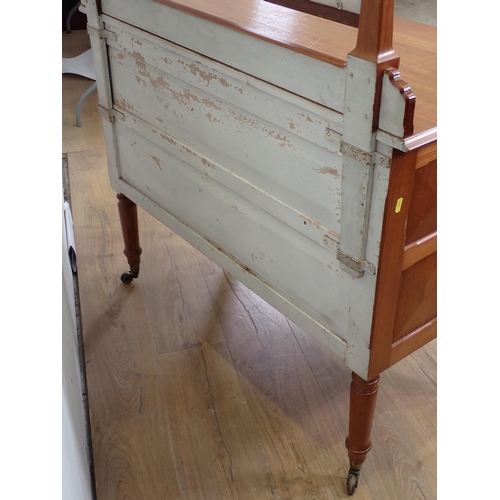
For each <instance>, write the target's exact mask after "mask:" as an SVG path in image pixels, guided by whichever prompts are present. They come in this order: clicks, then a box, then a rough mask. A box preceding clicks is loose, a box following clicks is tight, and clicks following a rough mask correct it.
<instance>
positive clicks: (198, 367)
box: [63, 32, 437, 500]
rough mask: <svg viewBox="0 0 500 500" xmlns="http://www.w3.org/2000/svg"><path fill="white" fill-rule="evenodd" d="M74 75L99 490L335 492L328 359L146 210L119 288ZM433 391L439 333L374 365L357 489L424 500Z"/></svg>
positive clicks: (188, 494) (121, 263)
mask: <svg viewBox="0 0 500 500" xmlns="http://www.w3.org/2000/svg"><path fill="white" fill-rule="evenodd" d="M75 33H76V32H73V33H72V34H71V35H67V36H68V37H70V36H73V34H75ZM64 37H66V35H63V46H64V40H69V38H64ZM82 38H84V37H82ZM72 40H73V41H74V40H75V39H72ZM75 46H76V49H75V48H74V47H73V49H74V50H77V49H78V50H81V48H82V47H84V46H85V45H84V43H83V42H82V45H78V44H76V42H75ZM68 53H71V51H69V52H66V55H68ZM75 78H76V77H71V76H68V75H66V76H63V131H64V132H63V153H67V161H68V170H69V178H70V189H71V201H72V210H73V218H74V223H75V238H76V248H77V257H78V282H79V288H80V302H81V317H82V327H83V337H84V349H85V358H86V370H87V388H88V399H89V407H90V417H91V429H92V444H93V453H94V468H95V478H96V491H97V500H112V499H113V500H114V499H132V500H142V499H144V500H163V499H165V500H176V499H183V500H192V499H209V500H211V499H214V500H219V499H223V500H225V499H227V500H233V499H252V500H253V499H255V500H261V499H262V500H265V499H270V500H271V499H283V500H284V499H290V500H295V499H311V500H312V499H322V500H323V499H325V500H326V499H336V498H347V494H346V492H345V485H344V480H345V475H346V472H347V467H348V460H347V453H346V450H345V446H344V440H345V436H346V433H347V418H348V392H349V382H350V374H349V372H348V371H347V369H346V368H345V367H344V366H343V364H342V363H341V361H340V360H338V359H337V358H335V357H334V355H333V354H331V353H329V352H328V351H326V350H325V349H324V348H323V347H322V346H321V345H319V344H318V343H317V342H316V341H315V340H314V339H312V338H311V337H310V336H309V335H307V334H306V333H305V332H303V331H302V330H301V329H300V328H298V327H297V326H296V325H294V324H293V323H291V322H290V321H288V320H287V319H286V318H285V317H284V316H283V315H281V314H280V313H278V312H277V311H276V310H274V309H273V308H272V307H270V306H269V305H268V304H267V303H265V302H264V301H263V300H261V299H260V298H259V297H257V296H256V295H255V294H253V293H252V292H250V291H249V290H248V289H247V288H245V287H244V286H243V285H241V284H240V283H239V282H238V281H236V280H235V279H234V278H233V277H231V276H230V275H228V274H227V273H224V272H223V271H222V270H221V269H220V268H219V267H218V266H216V265H215V264H213V263H212V262H211V261H210V260H208V259H207V258H206V257H204V256H203V255H201V254H200V253H199V252H197V251H196V250H194V249H193V248H192V247H190V246H189V245H187V244H186V243H185V242H183V241H182V240H181V239H180V238H179V237H177V236H176V235H175V234H173V233H172V232H171V231H169V230H168V229H167V228H165V227H163V226H162V225H161V224H159V223H158V222H157V221H155V220H154V219H153V218H151V217H150V216H149V215H148V214H146V213H144V212H143V211H142V210H139V215H140V238H141V245H142V247H143V256H142V266H141V273H140V276H139V279H138V280H135V281H134V282H133V283H132V284H131V285H129V286H126V285H123V284H122V283H121V282H120V274H121V272H123V271H124V270H126V269H127V265H126V260H125V257H124V256H123V254H122V246H123V242H122V239H121V233H120V225H119V219H118V212H117V208H116V201H117V200H116V197H115V193H114V192H113V190H112V189H111V188H110V187H109V181H108V175H107V170H106V168H107V166H106V156H105V150H104V141H103V137H102V128H101V126H100V121H99V120H100V118H99V116H98V113H97V103H96V102H94V103H92V101H88V103H87V105H86V108H85V113H84V119H83V127H82V129H78V130H75V129H76V127H75V125H74V124H72V122H71V120H70V117H71V116H72V114H73V112H74V107H75V106H76V101H77V100H78V98H79V93H78V92H79V91H78V92H77V91H76V90H75V86H74V85H73V80H74V79H75ZM65 82H66V83H65ZM87 83H88V82H87ZM64 93H66V94H65V95H64ZM436 392H437V391H436V342H435V341H433V342H431V343H430V344H428V345H427V346H424V347H423V348H422V349H421V350H420V351H418V352H416V353H414V354H412V355H411V356H410V357H409V358H407V359H405V360H403V361H401V362H400V363H398V364H397V365H395V366H394V367H392V368H391V369H389V370H388V371H387V372H386V373H384V374H383V375H382V380H381V386H380V396H379V401H378V405H377V413H376V416H375V422H374V428H373V433H372V441H373V449H372V451H371V452H370V455H369V457H368V460H367V462H366V464H365V466H364V468H363V472H362V476H361V481H360V485H359V488H358V490H357V491H356V494H355V497H354V498H356V499H358V500H374V499H377V500H378V499H384V500H406V499H408V500H410V499H411V500H413V499H426V500H431V499H433V498H436V455H437V452H436V448H437V440H436Z"/></svg>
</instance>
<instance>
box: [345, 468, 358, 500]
mask: <svg viewBox="0 0 500 500" xmlns="http://www.w3.org/2000/svg"><path fill="white" fill-rule="evenodd" d="M359 474H360V471H359V470H353V469H349V473H348V474H347V493H348V494H349V495H352V494H354V492H355V491H356V488H357V487H358V482H359Z"/></svg>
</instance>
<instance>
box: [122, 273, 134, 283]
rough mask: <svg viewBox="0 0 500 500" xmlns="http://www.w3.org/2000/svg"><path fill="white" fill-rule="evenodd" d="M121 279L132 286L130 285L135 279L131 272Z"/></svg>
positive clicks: (124, 274)
mask: <svg viewBox="0 0 500 500" xmlns="http://www.w3.org/2000/svg"><path fill="white" fill-rule="evenodd" d="M120 279H121V280H122V283H125V284H126V285H130V283H132V280H133V279H134V274H133V273H132V272H130V271H127V272H126V273H123V274H122V275H121V276H120Z"/></svg>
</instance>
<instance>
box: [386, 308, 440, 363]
mask: <svg viewBox="0 0 500 500" xmlns="http://www.w3.org/2000/svg"><path fill="white" fill-rule="evenodd" d="M436 337H437V318H434V319H433V320H431V321H429V322H428V323H426V324H425V325H423V326H421V327H420V328H417V329H416V330H414V331H413V332H411V333H409V334H408V335H406V336H405V337H403V338H402V339H399V340H398V341H397V342H394V344H392V349H391V355H390V358H389V366H392V365H394V364H395V363H397V362H398V361H400V360H401V359H403V358H404V357H406V356H408V355H409V354H411V353H412V352H414V351H416V350H417V349H419V348H420V347H422V346H423V345H425V344H427V343H428V342H430V341H431V340H433V339H435V338H436Z"/></svg>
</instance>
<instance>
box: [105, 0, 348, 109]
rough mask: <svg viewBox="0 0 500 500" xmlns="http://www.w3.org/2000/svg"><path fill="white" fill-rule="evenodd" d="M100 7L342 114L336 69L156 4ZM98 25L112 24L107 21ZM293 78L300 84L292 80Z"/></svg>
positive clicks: (339, 76) (112, 3)
mask: <svg viewBox="0 0 500 500" xmlns="http://www.w3.org/2000/svg"><path fill="white" fill-rule="evenodd" d="M145 4H146V5H145ZM105 5H106V9H108V10H106V11H105V12H109V14H111V15H112V16H113V17H115V18H118V19H120V20H123V21H125V22H127V23H128V24H131V25H133V26H137V27H139V28H143V29H144V30H146V31H148V32H150V33H153V34H155V35H158V36H160V37H161V38H164V39H167V40H171V41H172V42H174V43H176V44H178V45H180V46H182V47H186V48H188V49H190V50H193V51H194V52H197V53H199V54H204V55H206V56H208V57H210V58H212V59H214V60H216V61H219V62H221V63H223V64H226V65H228V66H230V67H232V68H236V69H238V70H240V71H243V72H245V73H248V74H249V75H253V76H255V77H257V78H260V79H261V80H264V81H267V82H269V83H272V84H274V85H277V86H279V87H281V88H284V89H287V90H289V91H290V92H294V93H296V94H298V95H301V96H303V97H306V98H308V99H310V100H312V101H314V102H318V103H320V104H321V105H324V106H326V107H329V108H332V109H336V110H342V108H343V92H344V71H343V68H342V67H338V66H336V65H334V64H331V63H328V62H325V61H322V60H319V59H314V58H311V57H308V56H307V55H305V54H302V53H300V52H296V51H293V50H286V49H284V48H283V47H281V46H280V45H275V44H273V43H269V42H268V41H267V40H263V39H261V38H258V37H254V36H251V34H249V33H248V32H243V31H238V30H234V29H231V28H229V27H226V26H223V25H221V24H216V23H210V22H207V21H206V20H205V19H202V18H200V17H197V16H193V15H190V14H188V13H185V12H182V11H181V10H178V9H174V8H171V7H168V6H166V5H161V4H159V3H156V2H137V3H127V4H124V3H123V2H115V0H108V1H107V2H106V3H105ZM103 19H104V21H105V22H112V19H111V18H110V17H108V16H103ZM193 33H196V36H192V34H193ZM341 65H342V66H343V63H341ZM299 73H300V74H301V75H302V76H301V78H297V74H299Z"/></svg>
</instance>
